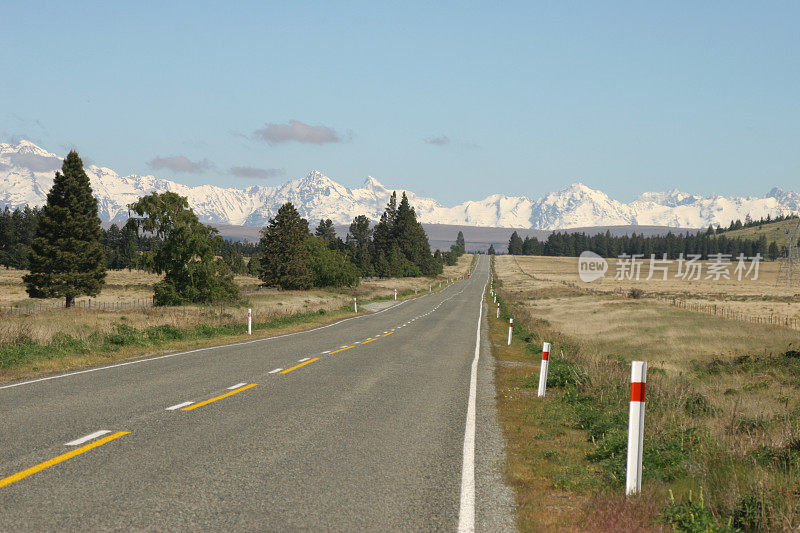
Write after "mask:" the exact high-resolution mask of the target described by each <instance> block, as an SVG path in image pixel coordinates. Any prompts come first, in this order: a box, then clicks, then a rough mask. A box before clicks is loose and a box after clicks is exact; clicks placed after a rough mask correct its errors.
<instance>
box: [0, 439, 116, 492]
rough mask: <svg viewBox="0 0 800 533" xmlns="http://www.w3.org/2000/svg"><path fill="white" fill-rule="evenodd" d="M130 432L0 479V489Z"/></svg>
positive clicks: (96, 442) (97, 441)
mask: <svg viewBox="0 0 800 533" xmlns="http://www.w3.org/2000/svg"><path fill="white" fill-rule="evenodd" d="M129 433H130V431H118V432H116V433H112V434H111V435H109V436H107V437H103V438H102V439H100V440H96V441H94V442H90V443H89V444H87V445H85V446H81V447H80V448H75V449H74V450H72V451H69V452H67V453H65V454H62V455H59V456H58V457H53V458H52V459H50V460H49V461H45V462H43V463H39V464H38V465H36V466H32V467H30V468H28V469H26V470H23V471H22V472H19V473H17V474H14V475H13V476H8V477H6V478H3V479H0V487H5V486H6V485H11V484H12V483H14V482H16V481H19V480H20V479H25V478H26V477H28V476H30V475H32V474H35V473H36V472H41V471H42V470H44V469H45V468H50V467H51V466H55V465H57V464H58V463H60V462H62V461H66V460H67V459H72V458H73V457H75V456H76V455H80V454H82V453H85V452H88V451H89V450H91V449H92V448H97V447H98V446H102V445H103V444H105V443H107V442H111V441H112V440H114V439H118V438H120V437H122V436H123V435H128V434H129Z"/></svg>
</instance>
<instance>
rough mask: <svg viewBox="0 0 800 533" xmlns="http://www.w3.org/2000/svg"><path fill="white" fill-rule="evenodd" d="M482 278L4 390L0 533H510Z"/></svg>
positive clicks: (481, 264)
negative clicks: (367, 309)
mask: <svg viewBox="0 0 800 533" xmlns="http://www.w3.org/2000/svg"><path fill="white" fill-rule="evenodd" d="M488 266H489V262H488V258H487V257H485V256H481V257H480V260H479V261H478V264H477V267H476V271H475V273H474V274H473V275H472V277H471V278H470V279H468V280H465V281H461V282H458V283H455V284H453V285H451V286H449V287H447V288H446V289H444V290H442V291H440V292H437V293H433V294H428V295H424V296H422V297H420V298H417V299H414V300H409V301H406V302H403V303H401V304H399V305H395V306H393V307H390V308H388V309H386V310H384V311H381V312H378V313H374V314H370V315H366V316H361V317H357V318H354V319H348V320H345V321H342V322H339V323H336V324H333V325H330V326H327V327H324V328H319V329H316V330H311V331H307V332H300V333H297V334H292V335H288V336H283V337H277V338H272V339H262V340H256V341H249V342H247V343H240V344H235V345H228V346H222V347H215V348H208V349H200V350H194V351H191V352H183V353H178V354H170V355H168V356H165V357H160V358H150V359H139V360H135V361H133V362H132V363H128V364H122V365H112V366H110V367H102V368H99V369H92V370H90V371H87V372H82V373H71V374H63V375H59V376H54V378H49V379H44V380H32V381H28V382H20V383H12V384H10V385H9V384H6V385H0V530H2V531H9V530H26V531H30V530H59V531H63V530H70V531H71V530H87V529H88V530H119V529H125V530H128V529H136V530H142V529H144V530H165V529H170V530H175V529H178V530H187V529H192V530H194V529H202V530H220V529H223V528H227V529H234V530H259V531H264V530H297V529H329V530H343V531H353V530H372V531H377V530H381V531H386V530H425V531H430V530H457V529H459V527H461V528H462V529H465V530H468V529H469V528H470V526H472V525H473V524H474V526H475V528H476V529H477V530H479V531H480V530H483V531H502V530H510V529H513V518H512V512H513V496H512V494H511V492H510V490H509V489H508V487H506V486H505V485H504V484H503V482H502V474H501V468H502V460H503V455H502V454H503V450H502V446H503V443H502V438H501V435H500V431H499V429H498V426H497V422H496V419H495V405H494V388H493V360H492V358H491V355H490V353H489V351H488V344H487V342H486V339H485V335H483V333H482V332H481V333H480V334H478V331H479V324H481V325H482V327H481V329H484V328H485V323H486V306H485V304H483V312H482V316H483V318H482V320H479V308H480V307H481V305H482V304H481V296H482V291H483V289H484V287H485V284H486V282H487V280H488V276H489V269H488ZM476 335H477V338H478V339H479V340H480V342H479V343H478V344H479V349H480V357H479V358H478V359H477V365H476V367H475V368H476V372H474V373H473V372H472V368H473V363H474V362H475V355H476ZM471 383H474V384H473V385H471ZM471 387H472V394H473V401H474V405H475V406H476V409H475V410H474V411H473V410H470V409H468V407H469V404H470V390H471ZM209 400H211V401H209ZM470 418H472V420H473V421H472V422H469V419H470ZM472 428H474V453H473V452H472V450H471V447H470V445H469V444H467V445H465V441H467V442H468V441H469V440H470V433H471V432H472V431H473V429H472ZM101 431H104V432H105V433H102V434H101V433H99V432H101ZM465 436H466V439H465ZM465 452H466V453H465ZM473 472H474V473H473ZM462 473H463V474H465V475H462ZM473 487H474V492H473Z"/></svg>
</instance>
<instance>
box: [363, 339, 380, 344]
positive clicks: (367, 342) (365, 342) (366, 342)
mask: <svg viewBox="0 0 800 533" xmlns="http://www.w3.org/2000/svg"><path fill="white" fill-rule="evenodd" d="M376 340H378V339H370V340H368V341H364V342H362V343H361V344H369V343H370V342H372V341H376Z"/></svg>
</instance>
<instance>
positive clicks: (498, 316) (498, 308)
mask: <svg viewBox="0 0 800 533" xmlns="http://www.w3.org/2000/svg"><path fill="white" fill-rule="evenodd" d="M497 318H500V304H497Z"/></svg>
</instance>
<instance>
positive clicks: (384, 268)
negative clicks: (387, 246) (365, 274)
mask: <svg viewBox="0 0 800 533" xmlns="http://www.w3.org/2000/svg"><path fill="white" fill-rule="evenodd" d="M375 275H376V276H379V277H382V278H386V277H389V262H388V261H387V260H386V255H384V253H383V251H378V256H377V257H376V258H375Z"/></svg>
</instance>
